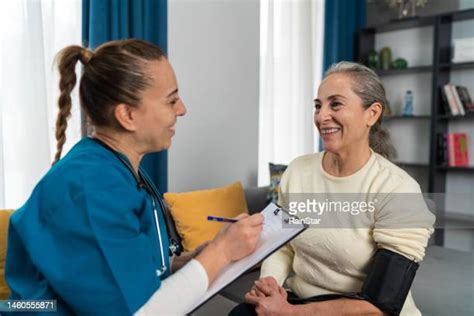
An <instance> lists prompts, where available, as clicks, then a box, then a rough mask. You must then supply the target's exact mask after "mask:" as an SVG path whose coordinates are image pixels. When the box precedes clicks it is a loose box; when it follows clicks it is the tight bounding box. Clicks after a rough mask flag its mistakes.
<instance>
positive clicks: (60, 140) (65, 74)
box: [53, 45, 92, 165]
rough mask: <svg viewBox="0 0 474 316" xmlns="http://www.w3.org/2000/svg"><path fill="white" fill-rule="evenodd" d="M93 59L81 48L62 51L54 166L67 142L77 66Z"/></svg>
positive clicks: (60, 55) (72, 47) (68, 48)
mask: <svg viewBox="0 0 474 316" xmlns="http://www.w3.org/2000/svg"><path fill="white" fill-rule="evenodd" d="M91 57H92V52H91V51H88V50H86V49H85V48H83V47H81V46H76V45H73V46H68V47H66V48H64V49H62V50H61V51H60V52H59V54H58V56H57V58H58V69H59V75H60V79H59V91H60V95H59V100H58V107H59V113H58V117H57V119H56V141H57V145H56V148H57V149H56V155H55V157H54V161H53V165H54V164H55V163H56V162H58V161H59V159H60V158H61V153H62V151H63V146H64V143H65V142H66V129H67V120H68V118H69V117H70V116H71V106H72V102H71V92H72V90H73V89H74V86H75V85H76V81H77V78H76V64H77V61H78V60H80V61H81V62H82V63H83V64H84V65H85V64H87V63H88V62H89V60H90V58H91Z"/></svg>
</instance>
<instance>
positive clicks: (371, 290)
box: [359, 249, 419, 316]
mask: <svg viewBox="0 0 474 316" xmlns="http://www.w3.org/2000/svg"><path fill="white" fill-rule="evenodd" d="M418 267H419V264H418V262H415V261H412V260H410V259H408V258H406V257H404V256H402V255H400V254H398V253H395V252H393V251H390V250H387V249H379V250H378V251H377V253H376V254H375V256H374V260H373V263H372V267H371V269H370V271H369V273H368V275H367V277H366V279H365V281H364V284H363V285H362V291H361V293H360V294H359V295H360V297H361V298H363V299H365V300H367V301H369V302H370V303H372V304H374V305H375V306H377V307H378V308H379V309H380V310H381V311H383V312H384V313H386V314H388V315H390V316H392V315H399V314H400V311H401V310H402V307H403V304H404V303H405V299H406V298H407V295H408V291H409V290H410V287H411V284H412V282H413V279H414V278H415V274H416V270H417V269H418Z"/></svg>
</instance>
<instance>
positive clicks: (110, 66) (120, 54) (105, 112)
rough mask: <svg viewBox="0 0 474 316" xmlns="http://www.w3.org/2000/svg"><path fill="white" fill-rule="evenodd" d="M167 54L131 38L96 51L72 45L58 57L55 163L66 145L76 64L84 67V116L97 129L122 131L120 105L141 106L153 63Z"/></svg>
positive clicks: (80, 93)
mask: <svg viewBox="0 0 474 316" xmlns="http://www.w3.org/2000/svg"><path fill="white" fill-rule="evenodd" d="M164 57H165V55H164V54H163V52H162V51H161V50H160V48H158V47H157V46H155V45H153V44H152V43H149V42H146V41H142V40H137V39H127V40H119V41H111V42H107V43H105V44H103V45H101V46H99V47H97V48H96V49H95V51H94V52H92V51H90V50H88V49H85V48H83V47H81V46H68V47H66V48H64V49H63V50H61V52H59V55H58V68H59V73H60V80H59V89H60V97H59V101H58V105H59V114H58V118H57V121H56V140H57V152H56V155H55V158H54V162H53V164H55V163H56V162H57V161H58V160H59V159H60V158H61V152H62V150H63V146H64V143H65V142H66V128H67V119H68V118H69V116H70V115H71V92H72V90H73V89H74V86H75V85H76V81H77V78H76V64H77V61H79V60H80V61H81V62H82V64H83V65H84V68H83V72H82V76H81V82H80V85H79V98H80V101H81V107H82V109H83V110H84V113H83V114H84V115H85V116H87V118H88V121H90V122H91V124H92V125H93V126H107V127H112V128H116V129H121V128H122V126H121V125H120V124H119V123H118V121H117V120H116V119H115V115H114V108H115V106H116V105H118V104H127V105H129V106H132V107H138V106H139V105H140V102H141V96H142V92H143V91H144V90H145V89H146V88H147V87H148V86H150V84H151V82H152V77H151V74H150V72H149V71H148V68H149V67H150V63H149V61H158V60H160V59H162V58H164Z"/></svg>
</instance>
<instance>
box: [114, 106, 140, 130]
mask: <svg viewBox="0 0 474 316" xmlns="http://www.w3.org/2000/svg"><path fill="white" fill-rule="evenodd" d="M133 111H134V108H133V107H131V106H129V105H128V104H125V103H120V104H118V105H116V106H115V108H114V116H115V119H116V120H117V122H118V123H119V124H120V126H122V127H123V128H124V129H126V130H127V131H129V132H133V131H136V129H137V122H136V121H135V120H134V117H135V116H134V113H133Z"/></svg>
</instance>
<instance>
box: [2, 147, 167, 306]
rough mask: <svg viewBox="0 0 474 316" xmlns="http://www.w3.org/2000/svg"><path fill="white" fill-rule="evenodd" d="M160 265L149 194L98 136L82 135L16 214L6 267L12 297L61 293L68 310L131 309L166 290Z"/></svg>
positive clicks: (161, 222)
mask: <svg viewBox="0 0 474 316" xmlns="http://www.w3.org/2000/svg"><path fill="white" fill-rule="evenodd" d="M156 207H157V208H159V204H158V203H157V205H156ZM158 213H159V225H160V228H161V233H162V239H163V242H164V244H163V249H164V252H165V253H164V254H163V255H164V258H165V261H166V265H167V268H168V269H167V271H170V269H169V253H168V249H169V248H168V247H169V240H168V235H167V233H166V225H165V220H164V217H163V212H162V211H161V210H160V209H158ZM160 266H161V253H160V248H159V243H158V236H157V233H156V226H155V222H154V215H153V205H152V201H151V197H150V195H148V194H147V192H146V191H145V189H143V188H140V187H139V186H138V183H137V180H136V178H135V177H134V175H133V174H132V172H131V171H130V170H129V169H128V168H127V167H126V166H125V165H124V163H123V162H121V161H120V160H119V159H118V157H117V156H116V155H115V154H114V153H113V152H112V151H110V150H109V149H107V148H105V147H103V146H102V145H101V144H99V143H97V142H96V141H94V140H92V139H88V138H84V139H83V140H81V141H79V142H78V143H77V144H76V145H75V146H74V147H73V148H72V149H71V151H70V152H69V153H68V154H67V155H66V156H65V157H64V158H63V159H61V160H60V161H59V162H58V163H56V164H55V165H54V166H53V167H52V168H51V169H50V170H49V172H48V173H47V174H46V175H45V176H44V177H43V178H42V179H41V181H40V182H39V183H38V185H37V186H36V187H35V189H34V191H33V193H32V195H31V197H30V198H29V199H28V201H27V202H26V203H25V205H24V206H23V207H21V208H20V209H18V210H17V211H16V212H15V213H14V214H13V215H12V216H11V220H10V227H9V236H8V248H7V259H6V268H5V277H6V280H7V283H8V285H9V287H10V290H11V299H38V300H39V299H55V300H57V302H58V311H59V312H60V313H61V314H72V313H74V314H80V315H130V314H133V313H135V312H136V311H137V310H138V309H139V308H140V307H141V306H142V305H143V304H144V303H146V302H147V300H148V299H149V298H150V297H151V295H152V294H153V293H154V292H155V291H156V290H157V289H159V287H160V284H161V279H160V277H159V276H158V275H157V272H156V271H157V270H158V269H159V268H160ZM167 276H169V272H167V273H165V274H164V275H163V276H161V278H162V279H164V278H166V277H167Z"/></svg>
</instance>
